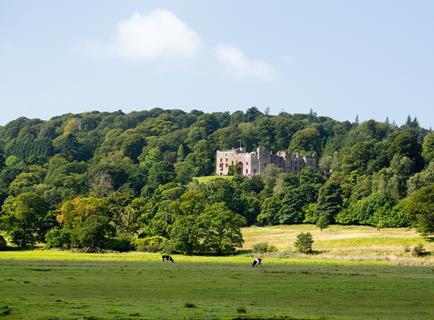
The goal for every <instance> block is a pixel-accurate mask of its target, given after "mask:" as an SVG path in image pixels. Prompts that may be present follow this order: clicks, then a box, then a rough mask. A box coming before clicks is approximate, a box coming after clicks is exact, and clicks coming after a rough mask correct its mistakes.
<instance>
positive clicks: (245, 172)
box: [215, 147, 317, 176]
mask: <svg viewBox="0 0 434 320" xmlns="http://www.w3.org/2000/svg"><path fill="white" fill-rule="evenodd" d="M270 164H274V165H276V166H277V167H279V168H282V169H283V170H284V171H287V172H293V173H298V172H300V171H301V170H302V169H303V168H304V167H305V166H311V167H316V166H317V159H316V157H315V156H313V157H300V156H298V154H297V155H296V156H292V155H290V154H289V153H287V152H286V151H279V152H277V153H276V154H273V153H272V152H271V151H268V150H266V149H264V148H261V147H258V148H257V149H256V151H254V152H246V151H245V150H244V148H241V147H240V148H236V149H232V150H217V154H216V171H215V172H216V175H218V176H227V175H228V174H229V169H230V168H231V167H232V168H236V170H237V174H238V175H240V176H257V175H260V174H261V173H263V172H264V170H265V168H267V166H268V165H270Z"/></svg>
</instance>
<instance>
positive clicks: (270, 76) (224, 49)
mask: <svg viewBox="0 0 434 320" xmlns="http://www.w3.org/2000/svg"><path fill="white" fill-rule="evenodd" d="M215 53H216V57H217V60H218V61H219V62H220V63H221V64H223V65H224V66H225V68H226V69H227V71H229V72H230V73H231V74H233V75H234V76H236V77H238V78H254V79H259V80H265V81H272V80H276V79H277V78H278V73H277V71H276V70H275V69H274V67H273V66H272V65H271V64H269V63H267V62H264V61H260V60H254V59H251V58H249V57H247V56H246V55H245V54H244V53H243V52H242V51H241V49H239V48H237V47H234V46H228V45H220V46H217V47H216V49H215Z"/></svg>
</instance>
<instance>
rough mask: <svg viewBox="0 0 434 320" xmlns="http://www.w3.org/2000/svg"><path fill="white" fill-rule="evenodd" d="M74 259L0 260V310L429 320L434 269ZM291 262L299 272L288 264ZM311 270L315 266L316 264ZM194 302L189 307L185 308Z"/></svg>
mask: <svg viewBox="0 0 434 320" xmlns="http://www.w3.org/2000/svg"><path fill="white" fill-rule="evenodd" d="M175 260H176V263H175V264H168V263H164V264H163V263H161V262H160V261H159V256H158V255H152V254H141V253H127V254H109V255H98V254H96V255H86V254H74V253H71V252H56V251H54V252H53V251H50V252H43V251H31V252H26V251H21V252H4V253H0V288H1V289H0V311H1V306H2V305H8V306H9V307H10V308H11V314H10V315H9V316H7V317H6V318H7V319H24V318H26V319H29V318H30V319H58V318H62V319H63V318H67V319H70V318H71V319H72V318H80V317H84V316H88V317H89V316H94V317H97V318H104V319H107V318H108V319H116V318H118V319H125V318H131V319H139V318H160V319H183V318H199V319H204V318H207V319H212V318H216V319H221V318H233V317H236V316H237V311H236V309H237V308H239V307H245V308H246V310H247V314H246V316H250V317H266V318H271V317H278V316H291V317H294V318H309V319H319V318H322V317H323V318H330V319H377V318H380V319H429V318H433V317H434V301H433V299H432V292H433V291H434V281H432V280H433V273H432V268H430V267H411V266H406V267H403V266H393V265H390V264H385V263H381V262H380V263H373V262H369V263H368V262H365V263H355V262H339V263H335V262H332V261H327V262H325V263H323V262H321V261H309V260H289V259H266V260H265V262H264V265H263V266H262V267H260V268H257V269H253V268H251V267H250V262H251V258H249V257H240V256H237V257H222V258H219V257H212V258H211V257H185V256H175ZM295 262H296V263H295ZM313 262H315V263H313ZM186 302H188V303H193V304H195V305H196V308H191V309H189V308H185V307H184V304H185V303H186Z"/></svg>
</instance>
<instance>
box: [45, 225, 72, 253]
mask: <svg viewBox="0 0 434 320" xmlns="http://www.w3.org/2000/svg"><path fill="white" fill-rule="evenodd" d="M71 241H72V235H71V231H69V230H67V229H63V228H53V229H51V230H50V231H48V232H47V234H46V235H45V242H46V244H45V247H46V248H47V249H51V248H61V249H63V248H64V247H66V248H68V249H69V248H71Z"/></svg>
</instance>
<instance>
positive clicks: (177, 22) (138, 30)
mask: <svg viewBox="0 0 434 320" xmlns="http://www.w3.org/2000/svg"><path fill="white" fill-rule="evenodd" d="M200 47H201V40H200V38H199V36H198V35H197V34H196V32H195V31H194V30H192V29H191V28H190V27H189V26H188V25H187V24H185V23H184V22H183V21H182V20H181V19H179V18H178V17H177V16H176V15H175V14H174V13H173V12H171V11H169V10H165V9H155V10H152V11H151V12H150V13H148V14H141V13H134V14H133V15H131V16H130V17H129V18H128V19H127V20H124V21H121V22H119V23H118V25H117V28H116V32H115V34H114V35H113V37H112V40H111V41H108V42H105V43H104V42H95V43H91V44H87V45H86V46H84V48H85V51H87V52H89V53H92V54H95V55H110V56H112V55H114V56H117V57H119V58H122V59H125V60H133V61H144V60H157V59H170V60H183V59H193V58H194V57H195V56H196V55H197V54H198V52H199V50H200Z"/></svg>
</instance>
